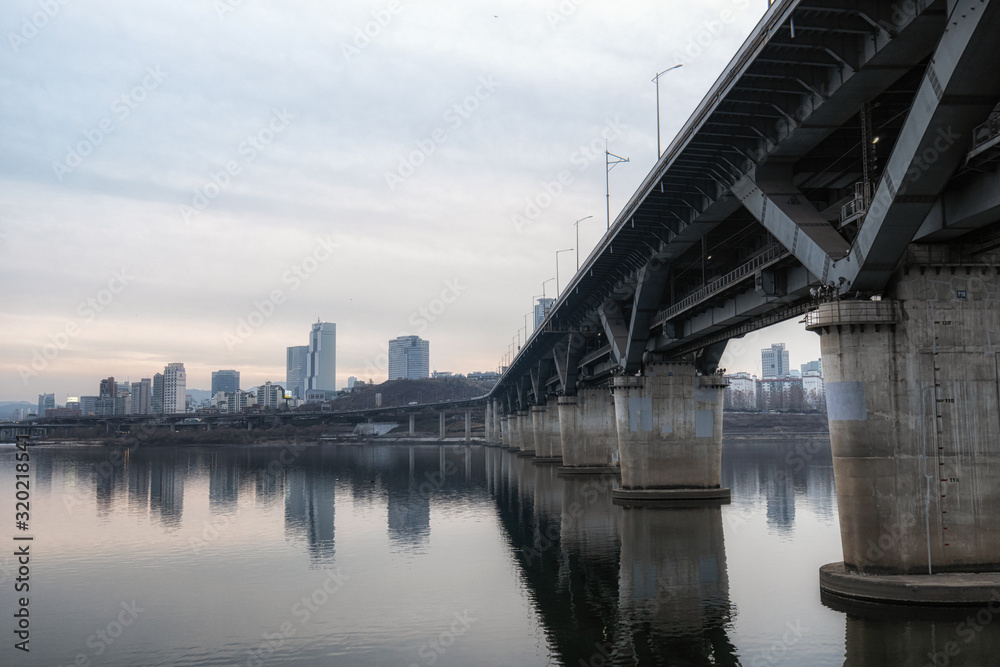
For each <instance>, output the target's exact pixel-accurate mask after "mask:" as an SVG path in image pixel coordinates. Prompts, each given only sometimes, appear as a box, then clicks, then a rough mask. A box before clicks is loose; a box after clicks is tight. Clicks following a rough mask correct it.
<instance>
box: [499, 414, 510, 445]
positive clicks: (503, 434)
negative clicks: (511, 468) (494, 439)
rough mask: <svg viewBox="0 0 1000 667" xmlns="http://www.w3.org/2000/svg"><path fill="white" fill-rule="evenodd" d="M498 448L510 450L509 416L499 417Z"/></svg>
mask: <svg viewBox="0 0 1000 667" xmlns="http://www.w3.org/2000/svg"><path fill="white" fill-rule="evenodd" d="M500 447H502V448H503V449H510V415H500Z"/></svg>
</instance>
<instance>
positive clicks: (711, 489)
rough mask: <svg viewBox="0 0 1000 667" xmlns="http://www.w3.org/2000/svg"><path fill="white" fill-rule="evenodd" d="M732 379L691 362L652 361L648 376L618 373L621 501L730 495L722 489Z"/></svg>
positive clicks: (714, 498)
mask: <svg viewBox="0 0 1000 667" xmlns="http://www.w3.org/2000/svg"><path fill="white" fill-rule="evenodd" d="M726 384H727V383H726V380H725V378H723V377H722V376H719V375H705V376H700V375H698V373H697V371H696V370H695V367H694V364H692V363H686V362H685V363H679V362H660V363H652V364H648V365H647V366H646V368H645V370H644V371H643V376H642V377H630V376H620V377H616V378H614V381H613V384H612V387H613V391H614V400H615V421H616V426H617V431H618V443H619V446H620V447H621V467H622V488H621V489H616V490H615V491H614V492H613V494H612V497H613V498H614V500H615V502H616V503H617V502H619V501H631V502H632V503H639V502H642V503H657V502H658V503H669V502H672V501H683V502H688V503H691V502H694V501H699V500H705V501H728V500H729V497H730V492H729V489H723V488H721V482H722V391H723V389H725V387H726Z"/></svg>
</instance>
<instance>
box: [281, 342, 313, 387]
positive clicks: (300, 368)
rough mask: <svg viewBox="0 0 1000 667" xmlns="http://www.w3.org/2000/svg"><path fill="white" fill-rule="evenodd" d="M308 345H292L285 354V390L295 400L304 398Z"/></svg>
mask: <svg viewBox="0 0 1000 667" xmlns="http://www.w3.org/2000/svg"><path fill="white" fill-rule="evenodd" d="M308 360H309V346H308V345H293V346H292V347H289V348H288V350H287V352H286V354H285V389H287V390H288V391H289V393H291V395H292V396H294V397H295V398H305V397H306V365H307V364H308Z"/></svg>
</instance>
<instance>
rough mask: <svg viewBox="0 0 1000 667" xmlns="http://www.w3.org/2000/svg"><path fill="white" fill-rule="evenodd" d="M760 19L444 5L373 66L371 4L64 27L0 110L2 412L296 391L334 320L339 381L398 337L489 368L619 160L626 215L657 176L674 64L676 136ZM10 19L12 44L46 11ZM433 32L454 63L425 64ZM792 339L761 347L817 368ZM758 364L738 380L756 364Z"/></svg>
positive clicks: (91, 18)
mask: <svg viewBox="0 0 1000 667" xmlns="http://www.w3.org/2000/svg"><path fill="white" fill-rule="evenodd" d="M765 9H766V7H765V6H764V5H763V4H761V5H756V4H755V5H752V6H751V5H750V3H746V2H742V1H739V2H734V1H732V0H725V1H717V2H706V3H697V4H689V5H686V6H683V7H667V6H664V5H662V3H652V2H639V3H634V4H631V5H629V6H627V7H610V6H600V5H586V6H576V5H573V6H572V7H570V9H565V8H563V9H551V8H545V7H541V6H536V5H524V6H521V5H510V6H505V7H504V9H503V10H502V11H500V12H494V11H492V10H484V9H483V8H480V7H476V6H470V5H468V4H467V3H445V4H443V5H440V6H435V7H420V8H419V9H418V8H412V10H411V9H405V10H403V11H401V12H399V13H398V15H393V17H392V21H391V23H389V24H388V25H386V26H385V27H384V29H381V28H380V29H379V31H378V32H379V34H378V36H377V38H375V39H371V40H370V41H371V43H370V44H367V45H365V47H364V48H358V47H357V46H354V45H353V40H355V39H356V35H357V33H356V30H357V29H360V28H361V27H363V26H365V25H366V24H367V23H368V22H370V21H372V15H371V12H370V10H369V9H366V8H364V7H361V6H358V7H353V6H352V7H349V8H342V9H340V10H337V11H336V12H335V11H333V10H332V9H327V8H324V7H318V6H317V7H311V6H310V7H306V6H280V7H273V8H264V7H252V6H249V5H242V6H239V7H235V8H234V9H233V11H232V12H227V13H225V15H224V16H219V15H218V14H217V12H216V10H215V9H214V8H213V6H212V5H211V4H208V5H205V6H203V7H194V6H191V7H187V6H185V7H171V8H164V7H144V8H143V10H142V11H143V12H144V13H145V15H146V16H147V17H148V19H149V20H148V21H139V22H136V23H135V24H134V25H132V24H130V27H129V28H128V29H126V28H125V27H124V24H122V23H121V22H120V21H117V20H112V19H111V18H110V17H115V16H131V15H132V13H133V12H134V9H133V7H131V6H129V5H125V4H121V5H120V6H119V5H118V4H116V3H114V2H111V3H108V4H106V5H103V6H102V7H100V8H94V9H93V11H89V12H77V11H73V10H71V9H66V10H65V11H63V10H60V13H59V14H58V17H57V19H53V20H52V21H50V22H49V23H48V25H46V26H45V27H44V28H43V29H41V30H39V31H38V35H37V36H35V37H33V38H32V39H31V40H28V41H26V42H25V43H24V44H19V45H18V48H17V49H16V51H15V52H14V53H13V54H11V63H10V67H9V68H8V69H7V72H8V76H9V81H8V91H9V95H10V97H11V98H12V99H20V100H22V101H23V104H21V105H18V107H17V108H14V107H9V108H6V109H4V110H0V120H2V121H3V122H0V127H2V128H3V129H2V130H0V131H2V133H3V137H4V139H5V145H6V146H7V148H8V151H7V154H6V156H5V158H4V160H3V161H2V162H0V197H3V201H4V212H3V214H2V215H0V278H2V280H3V283H4V285H5V287H7V292H6V293H7V297H6V298H5V302H4V305H3V306H2V307H0V327H2V328H3V330H4V331H5V332H9V335H8V336H7V337H5V339H4V340H3V341H0V377H2V380H0V400H25V399H27V400H32V399H33V398H34V397H35V396H36V395H37V394H39V393H44V392H50V391H56V392H59V393H62V392H65V393H66V394H69V395H82V394H85V393H90V392H91V391H92V390H91V389H90V388H89V387H90V382H91V381H92V379H93V378H96V377H99V376H101V375H103V374H106V373H107V372H109V371H110V370H111V369H114V372H115V373H116V375H118V376H120V377H122V378H126V379H129V378H130V379H132V380H138V379H140V378H142V377H147V376H149V373H150V369H155V368H160V367H163V366H165V365H166V364H167V363H170V362H171V361H173V360H175V359H184V360H185V364H186V370H187V373H188V382H189V386H198V387H204V388H207V387H209V385H210V374H211V372H212V371H213V370H217V369H219V368H239V369H240V370H241V372H242V373H243V374H244V377H245V379H246V382H248V383H250V384H254V385H256V384H260V383H263V382H264V381H266V380H267V379H271V380H272V381H279V380H282V379H283V378H285V370H286V369H285V367H284V363H283V362H284V357H283V355H284V354H285V349H286V347H287V346H288V345H289V343H290V342H294V341H298V340H300V334H299V333H298V332H299V331H300V328H301V322H304V321H305V322H308V321H314V320H315V317H316V315H317V313H318V312H322V313H331V314H335V317H334V319H336V320H337V321H338V322H339V323H341V331H340V332H339V333H340V335H339V339H340V340H339V341H338V346H339V347H340V348H341V351H342V352H341V354H339V355H338V369H337V378H336V385H337V387H342V386H346V379H347V377H350V376H355V377H358V378H359V379H364V380H365V381H367V380H368V379H374V380H376V381H380V380H382V379H384V378H386V377H387V368H386V367H385V365H384V364H381V363H379V359H380V357H381V356H382V355H383V352H384V341H385V340H389V339H392V338H394V337H397V336H399V335H419V336H421V337H424V338H427V339H433V340H434V341H435V346H436V349H437V350H439V351H440V353H437V354H436V360H437V361H436V364H435V365H436V366H437V367H439V368H450V369H456V370H458V369H466V370H469V369H479V370H491V369H496V368H497V365H498V363H499V360H500V358H501V357H502V356H503V355H504V353H505V352H506V351H507V348H508V346H509V345H510V344H511V341H512V340H516V339H517V335H518V330H519V329H520V328H522V327H523V325H524V320H525V314H526V313H529V312H531V309H532V305H533V297H534V295H537V294H542V293H543V292H544V293H545V294H546V296H552V295H554V294H555V292H556V287H557V284H556V282H557V281H555V280H553V278H555V276H556V273H557V266H558V272H559V273H560V276H559V281H558V282H559V283H560V284H559V285H558V287H560V288H564V287H565V286H566V284H567V283H568V282H569V280H570V279H571V276H572V275H573V273H574V270H575V258H574V255H575V254H576V253H573V252H565V253H563V254H561V255H557V254H556V251H558V250H565V249H567V248H570V247H574V246H576V245H577V243H576V238H577V237H576V232H577V231H578V232H579V244H578V245H579V248H575V250H578V252H579V255H580V259H581V263H582V262H584V261H585V260H586V257H587V256H588V254H589V252H590V249H591V248H593V246H594V245H595V244H596V243H597V242H598V241H599V240H600V238H601V236H602V235H603V233H604V228H605V225H603V224H601V223H602V222H603V220H602V219H601V218H602V217H603V215H602V214H603V210H604V208H605V173H604V171H605V169H604V166H603V165H602V164H601V162H603V159H604V158H603V151H604V147H605V140H607V142H608V146H609V149H610V150H611V151H612V152H615V153H616V154H618V155H623V156H628V157H630V159H631V162H630V163H628V164H623V165H620V166H619V167H618V168H616V169H615V170H614V173H613V174H612V175H611V179H610V205H611V215H612V216H614V215H615V213H616V212H617V211H618V210H619V209H620V207H621V206H622V205H623V204H624V203H625V202H626V201H627V199H628V198H629V197H630V196H631V194H632V193H633V192H634V191H635V189H636V187H637V186H638V184H639V183H641V182H642V180H643V178H644V177H645V176H646V175H647V173H648V172H649V170H650V169H651V168H652V165H653V164H654V162H655V159H656V143H657V140H656V136H657V118H656V99H655V89H654V86H653V84H652V83H651V82H650V77H652V76H653V75H654V74H655V73H656V72H659V71H661V70H663V69H664V68H666V67H669V66H671V65H674V64H677V63H678V62H683V64H684V67H682V68H680V69H677V70H676V71H672V72H670V73H669V74H665V75H664V76H663V77H662V78H661V80H660V82H659V89H660V103H661V107H662V108H661V114H660V126H661V130H662V134H663V137H664V143H668V142H669V140H670V138H671V137H673V135H674V134H675V133H676V131H677V129H678V128H679V127H680V126H681V125H682V124H683V122H684V120H685V119H686V118H687V117H688V116H689V115H690V113H691V112H692V110H693V109H694V108H695V107H696V105H697V104H698V103H699V102H700V101H701V99H702V97H703V95H704V93H705V92H706V91H707V90H708V88H709V87H710V85H711V83H712V82H713V81H714V80H715V78H716V77H717V76H718V74H719V72H720V71H724V68H725V66H726V64H727V63H728V61H729V59H730V58H731V57H732V56H733V54H734V53H735V52H736V50H737V48H738V47H739V45H740V44H741V43H742V41H743V39H744V38H745V37H746V35H747V34H749V31H750V29H751V28H752V26H753V25H755V23H756V22H757V21H758V19H759V18H760V16H761V14H762V13H763V12H764V11H765ZM11 10H12V11H11V16H12V18H11V20H12V21H15V20H16V21H18V25H19V18H18V17H20V16H22V15H23V16H30V15H31V12H33V11H36V10H37V7H36V6H35V5H34V4H31V3H20V5H16V6H14V7H12V8H11ZM428 22H430V23H431V24H434V25H435V26H437V27H436V28H435V31H436V34H439V35H440V36H441V39H443V40H444V42H445V43H447V44H448V45H449V48H446V49H443V50H440V49H430V48H427V47H426V46H423V42H421V41H420V39H419V38H418V37H419V35H420V34H422V31H423V30H424V29H425V25H426V24H427V23H428ZM276 24H280V25H286V24H287V25H296V26H299V30H297V31H280V30H273V29H271V28H272V27H273V26H274V25H276ZM11 25H13V24H11ZM191 26H197V28H196V29H194V30H191ZM11 29H14V28H11ZM174 33H177V34H184V35H186V39H189V40H190V44H187V43H184V44H180V45H178V43H176V41H175V40H174V39H173V37H169V35H172V34H174ZM246 35H256V36H257V37H256V38H255V39H246ZM185 44H187V46H189V47H190V48H187V47H186V46H185ZM617 45H624V46H621V47H620V46H617ZM179 47H181V48H179ZM345 47H352V48H354V49H356V50H357V53H354V52H352V51H351V50H350V49H348V48H345ZM303 49H304V50H303ZM78 51H83V52H87V53H89V54H90V56H91V57H92V58H94V59H96V60H97V61H100V62H101V69H100V71H101V76H100V77H95V76H91V75H89V73H84V74H81V73H80V72H79V71H78V70H77V69H76V68H77V66H78V64H79V63H77V62H76V61H75V60H74V58H72V57H70V55H69V54H72V53H76V52H78ZM456 51H457V52H460V53H463V54H465V55H466V56H468V57H463V58H458V59H456V58H454V53H455V52H456ZM263 52H268V53H287V54H301V55H302V62H298V63H297V64H296V66H295V67H292V68H289V67H288V66H287V63H290V62H292V61H290V60H288V59H284V58H279V59H276V60H273V61H269V62H267V63H262V62H261V61H260V58H259V54H260V53H263ZM289 57H291V56H289ZM205 62H228V63H232V68H233V69H231V70H230V69H222V68H206V67H204V63H205ZM296 62H297V61H296ZM401 62H405V63H407V65H406V66H405V67H400V66H399V65H398V63H401ZM539 63H552V64H553V66H545V67H539V66H538V64H539ZM249 78H252V79H253V80H254V81H255V82H256V85H255V86H253V87H252V89H247V88H246V87H245V86H243V85H241V84H240V83H239V82H241V81H244V80H247V79H249ZM538 90H544V91H546V94H545V96H544V97H539V96H538V95H537V91H538ZM46 91H48V92H46ZM389 91H391V93H390V92H389ZM399 99H407V100H409V102H408V103H407V104H405V105H400V104H398V103H397V101H398V100H399ZM346 100H350V104H348V103H346ZM31 109H33V110H35V111H33V112H31V113H29V112H28V111H27V110H31ZM554 119H557V122H556V121H555V120H554ZM484 155H489V156H490V160H486V161H484V160H483V159H482V156H484ZM562 176H564V177H562ZM585 216H593V219H591V220H586V221H583V220H581V219H585ZM290 220H293V221H294V224H291V223H289V222H288V221H290ZM470 221H475V224H474V225H471V226H470ZM574 221H580V222H579V225H578V228H576V229H575V228H574ZM39 266H44V267H46V270H45V271H38V267H39ZM248 267H252V269H251V270H247V268H248ZM234 276H239V279H238V280H234V279H233V277H234ZM403 277H405V278H404V279H401V278H403ZM41 296H44V298H39V297H41ZM789 326H790V327H791V328H792V329H798V332H797V333H795V335H794V336H791V335H786V333H784V330H782V333H780V334H771V335H769V336H768V338H770V339H771V340H784V341H786V342H787V343H788V345H789V349H790V350H791V351H792V356H793V357H794V358H801V359H808V358H815V357H817V356H818V353H817V352H815V351H813V349H818V343H817V342H815V336H814V334H806V332H804V331H802V326H801V325H798V324H796V323H794V321H793V322H792V323H790V324H789ZM793 338H795V339H797V340H795V339H793ZM750 339H751V337H750V336H748V337H747V338H746V339H744V340H750ZM760 342H761V343H764V344H766V341H760ZM739 346H740V342H739V341H734V342H733V343H732V344H731V347H733V348H734V350H735V349H736V348H738V347H739ZM800 346H804V349H808V350H809V351H808V352H802V353H799V351H798V349H799V347H800ZM760 347H761V345H760V344H759V343H753V344H752V345H750V346H749V349H748V350H745V351H743V353H742V355H740V354H737V353H735V352H734V353H732V354H730V355H727V357H724V359H723V364H724V365H726V366H727V367H728V368H730V369H731V370H733V369H745V370H747V371H751V372H752V371H754V370H755V366H756V363H757V361H756V360H754V359H753V357H754V356H757V354H758V352H757V351H758V350H759V349H760ZM754 348H756V349H754ZM734 360H738V361H739V363H736V361H734Z"/></svg>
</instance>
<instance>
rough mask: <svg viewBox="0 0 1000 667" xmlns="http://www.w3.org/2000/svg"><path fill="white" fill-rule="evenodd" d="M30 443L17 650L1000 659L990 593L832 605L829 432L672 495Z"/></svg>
mask: <svg viewBox="0 0 1000 667" xmlns="http://www.w3.org/2000/svg"><path fill="white" fill-rule="evenodd" d="M31 464H32V471H31V474H32V480H31V494H32V496H31V521H30V530H29V531H27V533H19V534H20V535H24V534H29V535H32V536H33V537H34V540H33V541H32V542H31V543H30V544H31V546H30V550H31V561H30V568H31V571H30V592H29V594H28V596H29V610H30V622H31V626H30V632H31V638H30V649H31V651H30V653H28V654H25V653H23V652H21V651H17V650H15V649H14V647H13V645H14V643H15V642H16V641H17V639H16V637H15V636H14V634H13V631H14V629H15V619H14V616H13V614H14V612H15V611H16V609H17V605H16V604H15V599H14V598H15V595H14V590H13V586H14V584H15V581H14V578H15V577H16V576H17V570H16V568H17V565H16V563H15V557H14V556H13V551H14V549H13V547H12V546H11V545H14V544H15V543H14V541H13V540H12V538H13V536H14V532H16V531H15V530H14V517H13V512H14V508H13V501H14V497H13V496H14V493H13V490H12V486H13V480H14V474H15V470H14V449H13V447H11V446H2V447H0V489H2V493H3V495H2V499H0V508H4V510H5V511H4V512H3V513H2V514H3V531H2V533H0V539H3V542H4V545H5V548H4V549H3V554H4V555H3V556H0V590H2V591H3V592H2V597H0V611H2V617H3V618H4V619H5V620H4V621H3V622H2V627H0V636H3V637H4V638H5V639H4V640H3V643H2V646H0V665H70V664H79V665H128V666H132V665H179V666H183V667H194V666H200V665H248V666H259V665H403V666H404V667H405V666H408V665H418V666H421V665H428V666H429V665H572V666H573V667H576V666H579V665H591V666H595V667H596V666H598V665H748V666H756V665H808V666H810V667H820V666H823V665H845V664H846V665H877V666H879V667H883V666H886V665H991V664H1000V637H998V633H1000V630H998V627H1000V623H992V622H991V621H992V612H990V611H989V610H988V609H981V610H978V612H979V622H978V623H976V622H975V621H973V624H972V625H969V624H968V621H967V618H968V616H969V615H970V614H971V615H972V617H973V618H975V616H976V613H977V610H971V611H963V612H960V613H950V614H948V615H945V616H940V615H936V616H933V617H932V618H930V619H927V618H914V617H913V616H912V614H904V613H902V612H901V611H900V610H897V609H891V610H889V611H885V610H878V609H875V610H861V611H859V610H850V613H847V612H845V611H839V610H834V609H832V608H829V607H827V606H824V605H823V604H822V603H821V601H820V599H819V589H818V582H817V577H818V575H817V570H818V568H819V566H820V565H822V564H824V563H827V562H830V561H834V560H839V559H840V537H839V528H838V522H837V508H836V497H835V494H834V485H833V474H832V467H831V462H830V455H829V445H828V444H827V443H815V442H810V441H804V442H764V441H755V442H733V443H727V445H726V448H725V452H724V471H723V476H724V479H723V483H724V485H726V486H729V487H731V488H732V490H733V502H732V504H730V505H727V506H724V507H722V508H691V509H671V510H653V509H624V508H622V507H619V506H616V505H613V504H612V503H611V488H612V485H613V484H614V478H609V477H600V476H597V477H581V478H565V477H560V476H558V475H557V470H556V467H555V466H551V465H537V464H533V463H531V461H530V460H528V459H523V458H517V457H516V456H512V455H511V454H510V453H508V452H505V451H501V450H498V449H493V448H487V447H482V446H471V447H466V446H464V445H463V446H455V445H446V446H437V445H431V446H428V445H413V446H407V445H380V446H336V445H322V446H309V447H296V446H291V445H290V446H287V447H243V448H238V447H218V448H203V447H198V448H195V447H164V448H152V447H135V448H132V449H130V450H129V449H125V448H105V447H69V446H65V447H63V446H60V447H56V446H42V447H36V448H34V449H33V450H32V460H31ZM18 544H23V543H18ZM984 613H985V614H987V615H989V616H990V618H986V616H985V615H984ZM949 652H950V653H951V654H949ZM74 661H76V662H74Z"/></svg>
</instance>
